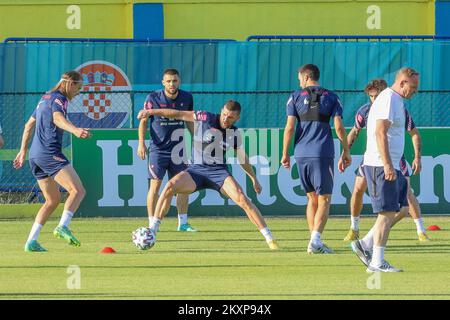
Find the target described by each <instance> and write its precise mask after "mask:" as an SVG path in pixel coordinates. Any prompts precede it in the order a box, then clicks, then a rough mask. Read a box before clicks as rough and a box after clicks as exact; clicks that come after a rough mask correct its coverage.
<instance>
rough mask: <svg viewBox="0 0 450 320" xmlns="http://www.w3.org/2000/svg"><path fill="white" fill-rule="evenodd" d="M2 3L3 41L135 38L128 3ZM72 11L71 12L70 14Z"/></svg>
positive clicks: (0, 24)
mask: <svg viewBox="0 0 450 320" xmlns="http://www.w3.org/2000/svg"><path fill="white" fill-rule="evenodd" d="M57 3H58V4H55V1H48V0H35V1H12V0H0V41H3V40H4V39H6V38H8V37H61V38H66V37H67V38H132V35H133V17H132V12H133V5H132V3H131V1H126V0H103V1H102V0H92V1H88V0H77V1H76V3H77V5H76V7H78V8H79V18H80V19H78V20H79V21H80V24H79V28H77V27H75V28H73V27H74V24H77V21H76V20H77V19H76V17H75V21H74V20H73V19H74V14H73V12H74V11H72V10H73V9H75V10H78V9H77V8H74V7H71V6H72V5H73V3H74V1H68V0H59V1H57ZM68 10H69V12H67V11H68Z"/></svg>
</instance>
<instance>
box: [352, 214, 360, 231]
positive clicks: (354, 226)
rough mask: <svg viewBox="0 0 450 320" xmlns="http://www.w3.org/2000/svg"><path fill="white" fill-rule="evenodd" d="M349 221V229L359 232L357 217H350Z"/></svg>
mask: <svg viewBox="0 0 450 320" xmlns="http://www.w3.org/2000/svg"><path fill="white" fill-rule="evenodd" d="M350 220H351V226H350V228H352V230H353V231H359V217H354V216H351V217H350Z"/></svg>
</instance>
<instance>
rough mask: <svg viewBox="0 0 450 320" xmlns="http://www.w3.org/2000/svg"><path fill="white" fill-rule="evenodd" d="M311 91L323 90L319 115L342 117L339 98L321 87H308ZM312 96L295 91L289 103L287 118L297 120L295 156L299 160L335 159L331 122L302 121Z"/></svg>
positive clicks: (301, 91)
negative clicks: (292, 117)
mask: <svg viewBox="0 0 450 320" xmlns="http://www.w3.org/2000/svg"><path fill="white" fill-rule="evenodd" d="M308 88H309V89H311V90H321V91H322V95H321V97H320V105H319V113H320V114H321V115H323V116H329V117H330V119H331V118H333V117H335V116H341V117H342V105H341V102H340V101H339V98H338V96H337V95H336V94H335V93H334V92H332V91H329V90H326V89H324V88H322V87H319V86H310V87H308ZM309 102H310V96H309V94H308V92H307V91H306V90H304V89H303V90H296V91H294V92H293V93H292V94H291V95H290V97H289V100H288V102H287V105H286V114H287V116H294V117H296V118H297V127H296V130H295V138H294V143H295V145H294V146H295V147H294V156H295V157H296V158H297V157H299V158H305V157H308V158H309V157H311V158H318V157H325V158H334V144H333V136H332V134H331V126H330V123H329V122H321V121H309V120H300V116H302V115H304V114H305V113H306V112H307V111H308V110H309V108H310V105H309Z"/></svg>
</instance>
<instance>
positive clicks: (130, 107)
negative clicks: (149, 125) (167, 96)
mask: <svg viewBox="0 0 450 320" xmlns="http://www.w3.org/2000/svg"><path fill="white" fill-rule="evenodd" d="M335 92H336V93H337V94H338V95H339V97H340V98H341V101H342V104H343V106H344V124H345V126H346V127H351V126H352V125H353V123H354V114H355V112H356V110H357V109H358V108H359V107H360V106H361V105H363V104H364V103H366V102H367V98H366V95H365V94H364V93H363V92H362V90H336V91H335ZM149 93H150V91H120V92H114V91H109V92H108V91H106V92H96V93H95V97H97V98H98V99H103V100H106V101H110V102H111V103H114V104H115V110H114V112H108V108H105V109H99V108H97V109H96V108H92V106H91V104H92V103H91V102H89V101H91V100H95V99H93V98H95V97H94V96H92V95H93V94H94V93H92V92H82V93H81V94H80V95H79V96H78V97H77V98H75V99H74V100H73V101H72V102H71V103H70V104H69V108H68V111H69V113H68V118H69V119H70V120H71V121H72V122H73V123H75V124H77V125H78V126H83V127H88V128H137V127H138V120H137V119H136V114H137V113H138V111H139V110H140V109H141V108H142V106H143V103H144V101H145V98H146V96H147V95H148V94H149ZM290 93H291V91H234V92H233V91H215V92H212V91H211V92H207V91H205V92H196V91H194V92H192V94H193V96H194V108H195V109H197V110H206V111H210V112H219V110H220V108H221V106H222V105H223V103H224V102H225V101H227V100H229V99H234V100H238V101H239V102H240V103H241V104H242V106H243V111H242V115H241V119H240V120H239V122H238V123H237V125H238V126H239V127H242V128H280V127H283V126H284V123H285V117H286V111H285V104H286V101H287V99H288V97H289V94H290ZM41 96H42V93H0V123H1V125H2V128H3V138H4V140H5V146H4V147H3V149H1V150H0V203H17V202H27V201H38V200H40V198H39V193H38V189H37V186H36V180H35V179H34V178H33V176H32V175H31V172H30V169H29V167H28V165H25V166H24V168H22V169H20V170H15V169H13V167H12V161H13V159H14V157H15V156H16V154H17V152H18V149H19V148H20V143H21V139H22V132H23V126H24V124H25V122H26V121H27V120H28V119H29V117H30V115H31V114H32V112H33V110H34V108H35V106H36V105H37V103H38V101H39V99H40V97H41ZM94 104H95V103H94ZM103 104H105V103H103ZM106 104H108V103H106ZM449 106H450V91H422V92H419V93H417V94H416V96H414V97H413V99H412V100H411V101H407V108H408V109H409V111H410V113H411V115H412V117H413V119H414V121H415V123H416V125H417V126H421V127H440V126H450V108H449ZM97 107H98V106H97ZM136 138H137V136H136ZM63 148H64V152H65V154H66V155H67V156H68V157H69V158H71V148H70V137H69V135H68V134H67V133H65V135H64V138H63Z"/></svg>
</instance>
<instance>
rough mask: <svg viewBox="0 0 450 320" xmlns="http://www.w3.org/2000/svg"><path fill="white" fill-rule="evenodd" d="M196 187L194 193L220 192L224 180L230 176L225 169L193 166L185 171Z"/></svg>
mask: <svg viewBox="0 0 450 320" xmlns="http://www.w3.org/2000/svg"><path fill="white" fill-rule="evenodd" d="M186 172H187V173H189V174H190V175H191V177H192V179H193V180H194V182H195V185H196V189H195V190H196V191H197V190H202V189H214V190H216V191H218V192H220V189H221V188H222V186H223V183H224V182H225V179H226V178H228V177H229V176H231V173H230V172H229V171H228V168H227V167H223V166H210V165H202V164H193V165H190V166H189V167H188V169H187V170H186Z"/></svg>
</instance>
